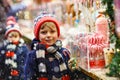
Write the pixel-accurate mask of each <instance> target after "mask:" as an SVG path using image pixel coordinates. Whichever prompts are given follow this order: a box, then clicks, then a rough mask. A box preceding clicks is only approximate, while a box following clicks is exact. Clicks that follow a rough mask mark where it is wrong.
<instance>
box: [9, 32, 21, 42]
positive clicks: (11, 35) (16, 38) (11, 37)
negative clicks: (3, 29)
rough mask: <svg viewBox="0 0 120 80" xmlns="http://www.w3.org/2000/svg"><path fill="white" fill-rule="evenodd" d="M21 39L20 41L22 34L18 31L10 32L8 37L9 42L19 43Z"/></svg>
mask: <svg viewBox="0 0 120 80" xmlns="http://www.w3.org/2000/svg"><path fill="white" fill-rule="evenodd" d="M19 39H20V34H19V33H18V32H16V31H12V32H10V33H9V34H8V36H7V40H9V41H11V42H18V41H19Z"/></svg>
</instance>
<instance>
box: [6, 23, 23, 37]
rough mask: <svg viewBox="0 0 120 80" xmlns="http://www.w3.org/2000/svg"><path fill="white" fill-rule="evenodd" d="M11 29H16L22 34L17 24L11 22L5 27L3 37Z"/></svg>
mask: <svg viewBox="0 0 120 80" xmlns="http://www.w3.org/2000/svg"><path fill="white" fill-rule="evenodd" d="M12 31H16V32H18V33H19V34H20V36H22V33H21V31H20V28H19V26H18V25H17V24H11V25H8V26H7V27H6V32H5V37H7V36H8V34H9V33H10V32H12Z"/></svg>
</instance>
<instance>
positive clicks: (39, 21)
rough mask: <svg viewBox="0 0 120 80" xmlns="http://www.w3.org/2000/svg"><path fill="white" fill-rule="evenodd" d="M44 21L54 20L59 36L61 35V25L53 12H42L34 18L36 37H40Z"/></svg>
mask: <svg viewBox="0 0 120 80" xmlns="http://www.w3.org/2000/svg"><path fill="white" fill-rule="evenodd" d="M44 22H53V23H54V24H55V25H56V28H57V31H58V37H59V36H60V28H59V27H60V25H59V23H58V21H57V20H56V19H55V16H54V15H52V14H47V13H42V14H40V15H39V16H38V17H37V18H35V20H34V35H35V38H36V39H39V30H40V28H41V25H42V24H43V23H44Z"/></svg>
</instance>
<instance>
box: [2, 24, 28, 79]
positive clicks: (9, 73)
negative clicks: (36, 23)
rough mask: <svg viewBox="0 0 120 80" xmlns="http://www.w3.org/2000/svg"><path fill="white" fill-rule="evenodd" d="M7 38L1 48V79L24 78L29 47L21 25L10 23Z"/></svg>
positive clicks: (7, 28) (6, 33)
mask: <svg viewBox="0 0 120 80" xmlns="http://www.w3.org/2000/svg"><path fill="white" fill-rule="evenodd" d="M5 38H6V40H4V42H3V46H2V47H1V48H0V80H24V64H25V63H24V62H25V59H26V56H27V53H28V51H29V49H28V48H27V46H26V45H25V43H24V40H23V39H22V34H21V32H20V30H19V26H18V25H16V24H9V25H8V26H7V27H6V32H5Z"/></svg>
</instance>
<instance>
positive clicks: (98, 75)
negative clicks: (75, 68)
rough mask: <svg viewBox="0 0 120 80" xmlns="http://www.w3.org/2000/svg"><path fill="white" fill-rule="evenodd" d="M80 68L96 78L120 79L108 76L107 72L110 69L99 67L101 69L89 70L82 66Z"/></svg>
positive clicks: (106, 79) (98, 79)
mask: <svg viewBox="0 0 120 80" xmlns="http://www.w3.org/2000/svg"><path fill="white" fill-rule="evenodd" d="M80 70H81V71H82V72H83V73H84V74H86V75H88V76H89V77H91V78H93V79H94V80H120V79H118V78H116V77H108V76H107V75H106V73H107V72H108V71H109V70H108V69H99V70H90V71H87V70H85V69H83V68H81V67H80Z"/></svg>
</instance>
